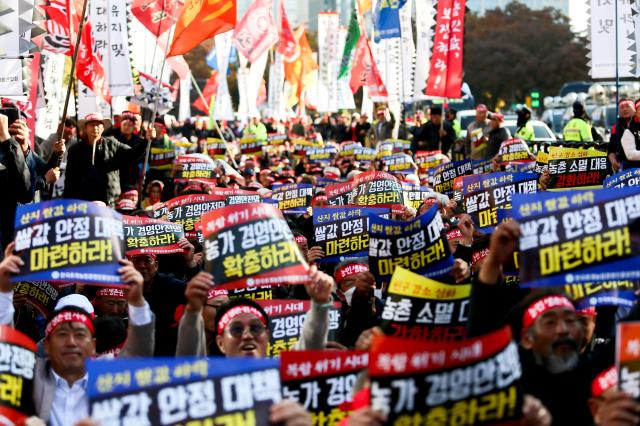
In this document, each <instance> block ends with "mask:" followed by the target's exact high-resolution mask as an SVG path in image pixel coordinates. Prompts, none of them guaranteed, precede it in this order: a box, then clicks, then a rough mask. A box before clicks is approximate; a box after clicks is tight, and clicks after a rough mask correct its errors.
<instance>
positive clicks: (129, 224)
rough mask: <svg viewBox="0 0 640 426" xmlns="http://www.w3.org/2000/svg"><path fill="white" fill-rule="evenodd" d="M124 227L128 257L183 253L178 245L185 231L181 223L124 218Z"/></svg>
mask: <svg viewBox="0 0 640 426" xmlns="http://www.w3.org/2000/svg"><path fill="white" fill-rule="evenodd" d="M122 226H123V227H124V237H125V241H126V244H127V254H128V255H134V254H144V253H147V254H169V253H182V252H183V250H182V248H181V247H180V246H179V245H178V240H179V239H180V238H182V237H184V230H183V229H182V225H180V224H179V223H172V222H165V221H162V220H157V219H151V218H148V217H138V216H123V217H122Z"/></svg>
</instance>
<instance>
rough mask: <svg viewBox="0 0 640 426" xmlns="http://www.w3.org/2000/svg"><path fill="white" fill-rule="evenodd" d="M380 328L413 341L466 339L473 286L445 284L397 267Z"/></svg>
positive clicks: (387, 332)
mask: <svg viewBox="0 0 640 426" xmlns="http://www.w3.org/2000/svg"><path fill="white" fill-rule="evenodd" d="M387 291H388V297H387V299H386V300H385V303H384V309H383V310H382V322H381V324H380V327H381V328H382V330H383V331H384V332H385V334H387V335H389V336H393V337H401V338H405V339H411V340H426V341H431V342H451V341H456V340H462V339H463V338H464V337H465V336H466V332H467V331H466V323H467V319H468V311H469V296H470V295H471V284H443V283H439V282H437V281H434V280H431V279H429V278H425V277H423V276H421V275H418V274H414V273H413V272H410V271H407V270H406V269H403V268H401V267H397V268H396V270H395V272H394V273H393V276H392V277H391V283H390V284H389V288H388V290H387Z"/></svg>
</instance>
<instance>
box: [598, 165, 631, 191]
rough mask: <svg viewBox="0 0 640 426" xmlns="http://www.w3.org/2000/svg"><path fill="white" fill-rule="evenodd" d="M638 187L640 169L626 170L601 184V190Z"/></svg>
mask: <svg viewBox="0 0 640 426" xmlns="http://www.w3.org/2000/svg"><path fill="white" fill-rule="evenodd" d="M627 186H640V169H628V170H624V171H622V172H620V173H617V174H615V175H613V176H609V177H608V178H606V179H605V180H604V182H603V183H602V187H603V188H626V187H627Z"/></svg>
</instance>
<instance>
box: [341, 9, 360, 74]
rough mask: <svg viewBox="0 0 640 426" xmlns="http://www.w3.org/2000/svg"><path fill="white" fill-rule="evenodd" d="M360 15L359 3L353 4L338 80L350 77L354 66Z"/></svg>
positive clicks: (358, 38)
mask: <svg viewBox="0 0 640 426" xmlns="http://www.w3.org/2000/svg"><path fill="white" fill-rule="evenodd" d="M360 35H361V34H360V14H359V12H358V2H353V9H352V10H351V18H349V27H348V29H347V35H346V38H345V42H344V48H343V50H342V60H341V61H340V71H339V72H338V79H341V78H344V77H348V76H349V72H350V71H351V67H352V65H353V56H354V51H355V49H356V46H357V44H358V41H359V40H360V38H361V37H360Z"/></svg>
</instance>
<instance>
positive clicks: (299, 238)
mask: <svg viewBox="0 0 640 426" xmlns="http://www.w3.org/2000/svg"><path fill="white" fill-rule="evenodd" d="M294 238H295V239H296V243H298V244H307V237H305V236H304V235H296V236H295V237H294Z"/></svg>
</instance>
